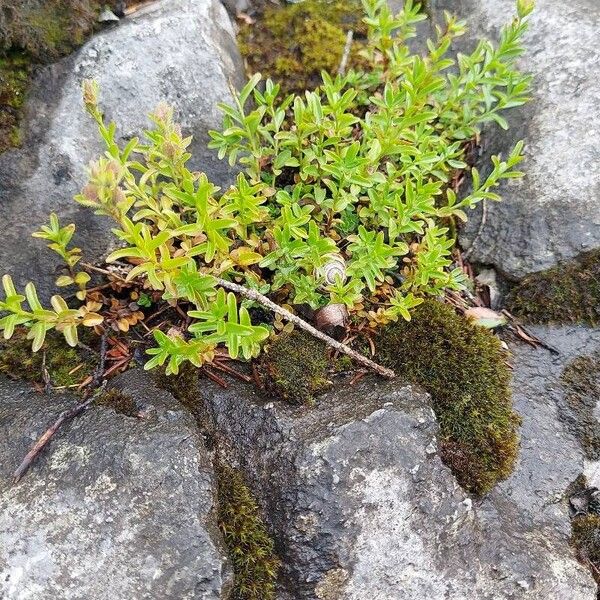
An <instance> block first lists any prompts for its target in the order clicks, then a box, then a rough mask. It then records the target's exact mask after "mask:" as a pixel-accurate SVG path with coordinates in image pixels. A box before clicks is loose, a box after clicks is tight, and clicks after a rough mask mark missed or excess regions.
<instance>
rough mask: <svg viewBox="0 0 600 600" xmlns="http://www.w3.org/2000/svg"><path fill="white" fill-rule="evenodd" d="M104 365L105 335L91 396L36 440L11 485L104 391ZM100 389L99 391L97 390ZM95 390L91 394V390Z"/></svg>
mask: <svg viewBox="0 0 600 600" xmlns="http://www.w3.org/2000/svg"><path fill="white" fill-rule="evenodd" d="M105 364H106V334H104V335H103V336H102V338H101V339H100V360H99V362H98V367H97V368H96V370H95V371H94V374H93V375H92V376H91V380H90V387H89V388H88V390H87V393H88V394H91V396H90V397H88V398H87V399H86V400H84V401H83V402H81V403H80V404H78V405H77V406H75V407H73V408H71V409H69V410H65V411H63V412H62V413H61V414H60V415H59V416H58V419H56V421H55V422H54V424H53V425H52V426H51V427H49V428H48V429H47V430H46V431H45V432H44V433H43V434H42V436H41V437H40V438H39V439H38V440H37V442H36V443H35V444H34V445H33V446H32V448H31V450H29V452H28V453H27V454H26V455H25V458H24V459H23V460H22V461H21V464H20V465H19V466H18V467H17V470H16V471H15V472H14V473H13V483H18V482H19V481H20V480H21V478H22V477H23V475H25V473H26V472H27V470H28V469H29V467H30V466H31V465H32V463H33V461H34V460H35V459H36V457H37V456H38V455H39V454H40V452H41V451H42V450H43V449H44V448H45V447H46V445H47V444H48V442H49V441H50V440H51V439H52V436H53V435H54V434H55V433H56V432H57V431H58V428H59V427H60V426H61V425H62V424H63V423H64V422H65V421H68V420H70V419H72V418H74V417H76V416H77V415H79V414H81V413H82V412H83V411H84V410H85V409H86V408H87V407H88V406H89V405H90V404H92V402H94V400H96V398H97V397H98V396H99V395H100V393H101V392H102V391H103V390H104V387H105V385H106V381H102V383H101V380H102V378H103V377H104V365H105ZM98 387H100V389H97V388H98ZM94 389H95V390H96V391H95V392H94V393H92V391H93V390H94Z"/></svg>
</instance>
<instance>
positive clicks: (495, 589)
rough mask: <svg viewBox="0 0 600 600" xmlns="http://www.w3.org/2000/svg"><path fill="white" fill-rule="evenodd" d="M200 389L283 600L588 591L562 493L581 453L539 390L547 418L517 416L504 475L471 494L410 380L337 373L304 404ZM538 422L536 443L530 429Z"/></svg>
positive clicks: (583, 595) (581, 594)
mask: <svg viewBox="0 0 600 600" xmlns="http://www.w3.org/2000/svg"><path fill="white" fill-rule="evenodd" d="M546 375H547V374H546V372H545V371H542V372H540V373H539V375H538V382H539V383H540V385H541V382H542V381H545V380H546V379H545V378H546ZM200 393H201V396H202V397H203V398H205V399H206V400H207V402H208V406H209V412H211V413H212V417H213V419H214V421H215V423H216V429H217V434H218V435H220V437H221V443H222V444H228V445H229V454H230V457H231V458H232V459H233V460H235V461H237V462H238V463H239V464H240V466H241V467H242V469H243V471H244V472H245V474H246V476H247V478H248V480H249V482H250V483H251V485H252V486H253V489H254V491H255V493H256V495H257V497H258V499H259V500H260V502H261V504H262V507H263V509H264V512H265V516H266V519H267V522H268V523H269V524H270V526H271V529H272V531H273V534H274V536H275V540H276V543H277V549H278V551H279V553H280V555H281V557H282V559H283V561H284V575H283V577H282V580H281V581H282V586H283V588H284V589H283V591H282V594H283V596H282V597H286V598H323V599H325V598H327V599H342V598H343V599H352V600H359V599H360V600H362V599H365V600H366V599H367V598H375V599H381V600H384V599H385V600H390V599H394V600H403V599H413V598H414V599H416V598H423V597H431V598H444V597H451V598H478V599H490V600H491V599H497V598H507V599H508V598H526V597H527V598H539V599H540V600H541V599H546V598H549V597H552V598H565V599H566V598H578V599H582V600H583V599H589V600H592V599H593V598H594V597H595V585H594V583H593V581H592V579H591V576H590V575H589V574H588V572H587V571H586V569H585V568H584V567H582V566H581V565H580V564H579V563H578V562H577V561H576V560H575V556H574V554H573V552H572V550H571V548H570V547H569V544H568V538H569V529H570V525H569V518H568V507H567V503H566V501H565V499H564V497H563V496H564V492H565V488H566V487H567V485H568V484H569V483H570V482H571V481H572V480H573V479H574V478H575V477H576V476H577V474H578V473H579V472H580V471H581V468H582V467H583V464H582V460H579V461H577V460H576V459H573V460H572V457H571V455H570V454H568V453H569V452H572V453H574V454H575V457H579V458H580V459H581V453H579V454H578V447H577V445H576V442H575V441H573V440H571V438H570V437H569V436H568V435H563V433H562V429H561V425H560V423H558V424H557V419H556V407H555V406H552V403H551V401H550V400H547V402H548V404H547V407H546V408H547V410H548V414H549V415H550V416H549V417H548V419H546V420H544V415H537V416H536V415H534V414H530V416H529V417H528V416H527V415H528V414H529V413H527V412H525V414H524V416H525V420H526V423H525V428H524V432H525V433H524V439H523V446H524V454H523V457H522V460H521V462H520V464H519V467H518V470H517V472H516V473H515V475H514V476H512V477H511V478H510V479H509V480H508V481H507V482H506V483H505V484H502V485H501V486H500V487H499V488H498V489H497V490H495V491H494V492H492V493H491V494H490V495H489V497H487V498H486V499H484V500H477V499H473V498H470V497H468V496H467V495H466V494H465V493H464V492H463V491H462V490H461V489H460V488H459V487H458V486H457V484H456V482H455V480H454V478H453V476H452V475H451V473H450V471H449V470H448V469H447V467H445V466H444V465H443V464H442V463H441V461H440V459H439V456H438V455H437V450H436V432H437V425H436V423H435V419H434V416H433V413H432V411H431V409H430V407H429V405H428V400H427V397H426V395H424V394H423V393H421V392H419V391H418V390H417V389H415V388H412V387H404V386H402V385H400V384H397V383H384V382H381V381H377V380H375V379H372V380H366V381H363V382H361V384H359V385H357V386H356V387H354V388H349V387H347V386H344V385H342V384H340V383H339V382H338V384H337V386H336V388H335V390H334V391H332V392H330V393H328V394H326V395H324V396H322V397H321V398H320V399H319V400H318V402H317V406H316V407H314V408H311V409H306V408H304V409H303V408H292V407H290V406H286V405H284V404H280V403H278V402H269V403H265V402H264V401H263V400H261V399H260V398H259V397H258V396H257V395H256V393H255V392H254V391H253V390H252V389H251V388H246V387H241V386H238V385H237V384H236V385H234V386H233V387H230V388H229V390H222V389H220V388H217V387H214V386H213V385H212V384H208V385H203V386H202V389H201V392H200ZM534 399H535V398H534ZM523 402H527V403H529V405H528V407H527V408H528V409H533V408H534V406H535V402H533V401H531V400H530V399H529V398H528V399H527V400H526V399H525V398H523ZM535 408H536V409H537V408H538V407H537V406H535ZM536 414H537V413H536ZM538 417H539V419H541V420H542V422H541V423H539V422H537V421H536V423H534V424H530V423H529V419H531V420H533V419H537V418H538ZM536 428H537V429H536ZM542 431H544V432H545V433H546V434H548V435H549V436H550V441H549V442H548V443H547V442H545V441H544V440H539V439H537V438H536V437H535V436H536V435H538V434H540V433H541V432H542ZM561 435H562V436H563V437H562V438H561V437H560V436H561ZM529 436H532V437H529ZM554 444H556V445H557V446H558V447H559V448H560V449H561V451H562V452H564V453H565V454H561V452H558V451H557V449H556V448H555V446H554ZM564 444H567V445H566V446H564ZM569 444H571V445H569ZM546 452H552V455H551V456H549V457H548V461H552V466H551V465H550V464H548V466H547V468H546V469H544V467H543V465H542V467H541V468H540V469H539V471H540V472H539V473H538V472H537V469H536V466H535V465H534V461H539V460H540V459H539V458H538V455H539V456H543V457H544V458H543V460H546ZM563 462H564V463H565V464H562V463H563ZM534 471H535V472H534ZM286 593H287V595H286ZM549 594H554V595H549Z"/></svg>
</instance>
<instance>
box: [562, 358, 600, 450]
mask: <svg viewBox="0 0 600 600" xmlns="http://www.w3.org/2000/svg"><path fill="white" fill-rule="evenodd" d="M560 379H561V382H562V384H563V386H564V387H565V391H566V394H565V398H564V401H563V403H561V405H559V414H560V417H561V420H562V421H563V422H564V423H565V424H566V425H567V427H568V428H569V429H570V431H571V432H572V433H573V434H574V435H575V436H576V437H577V439H578V440H579V442H580V443H581V447H582V448H583V451H584V452H585V454H586V457H587V458H588V459H590V460H598V459H600V427H598V421H597V419H596V416H595V415H594V410H595V408H596V403H597V401H598V398H599V397H600V353H596V354H593V355H590V356H580V357H578V358H576V359H575V360H573V361H571V362H570V363H569V364H568V365H567V366H566V367H565V369H564V370H563V372H562V374H561V376H560Z"/></svg>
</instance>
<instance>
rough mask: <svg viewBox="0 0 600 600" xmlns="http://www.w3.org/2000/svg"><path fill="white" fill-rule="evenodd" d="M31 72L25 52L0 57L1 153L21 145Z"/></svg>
mask: <svg viewBox="0 0 600 600" xmlns="http://www.w3.org/2000/svg"><path fill="white" fill-rule="evenodd" d="M30 72H31V60H30V58H29V57H28V56H27V55H26V54H25V53H24V52H10V53H8V54H7V55H6V56H4V57H3V58H2V57H0V152H4V151H5V150H7V149H8V148H11V147H13V146H18V145H19V142H20V135H19V120H20V114H21V108H22V106H23V103H24V102H25V95H26V93H27V87H28V84H29V74H30Z"/></svg>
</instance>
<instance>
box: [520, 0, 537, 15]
mask: <svg viewBox="0 0 600 600" xmlns="http://www.w3.org/2000/svg"><path fill="white" fill-rule="evenodd" d="M534 8H535V0H517V14H518V15H519V18H520V19H524V18H525V17H526V16H528V15H530V14H531V13H532V12H533V9H534Z"/></svg>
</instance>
